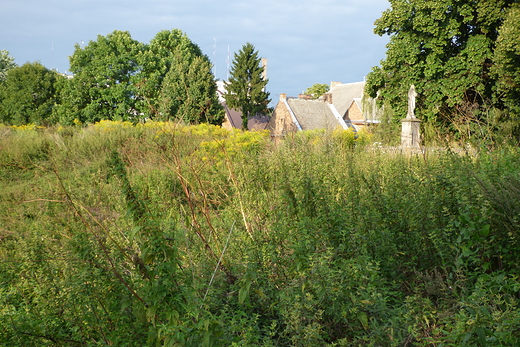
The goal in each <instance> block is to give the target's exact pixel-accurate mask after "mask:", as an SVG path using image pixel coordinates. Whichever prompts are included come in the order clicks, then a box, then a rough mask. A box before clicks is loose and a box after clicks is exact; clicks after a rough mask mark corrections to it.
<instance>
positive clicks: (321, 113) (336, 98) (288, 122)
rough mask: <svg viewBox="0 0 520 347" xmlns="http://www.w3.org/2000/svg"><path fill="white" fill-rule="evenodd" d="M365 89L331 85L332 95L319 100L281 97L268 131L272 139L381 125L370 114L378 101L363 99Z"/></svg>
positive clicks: (363, 83) (360, 83)
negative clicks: (292, 134) (293, 134)
mask: <svg viewBox="0 0 520 347" xmlns="http://www.w3.org/2000/svg"><path fill="white" fill-rule="evenodd" d="M364 88H365V82H355V83H341V82H332V83H331V88H330V91H329V92H328V93H326V94H324V95H323V96H321V97H320V98H319V99H317V100H315V99H312V97H310V96H309V95H299V96H298V98H290V97H287V96H286V94H281V95H280V101H279V102H278V104H277V105H276V108H275V109H274V112H273V114H272V116H271V119H270V121H269V124H268V125H267V129H269V130H270V131H271V136H272V137H273V138H279V137H283V136H285V135H286V134H287V133H290V132H294V131H298V130H310V129H329V130H330V129H332V130H333V129H335V128H338V127H341V128H343V129H347V128H352V129H354V130H355V131H357V130H359V129H361V128H362V127H364V126H366V125H368V124H374V123H378V120H377V117H376V116H375V114H376V112H373V111H372V112H370V110H375V101H374V100H373V99H370V98H364ZM364 105H365V106H370V107H364ZM364 108H366V110H364Z"/></svg>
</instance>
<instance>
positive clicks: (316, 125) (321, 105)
mask: <svg viewBox="0 0 520 347" xmlns="http://www.w3.org/2000/svg"><path fill="white" fill-rule="evenodd" d="M287 103H288V104H289V107H290V108H291V111H292V113H293V114H294V117H295V118H296V120H297V121H298V123H299V125H300V127H301V129H302V130H311V129H335V128H337V127H339V126H341V127H343V125H342V124H340V122H339V120H338V119H337V117H336V116H335V115H334V112H333V110H332V109H331V107H330V106H329V105H330V104H329V103H327V102H324V101H321V100H305V99H288V100H287Z"/></svg>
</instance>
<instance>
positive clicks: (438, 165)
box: [0, 121, 520, 347]
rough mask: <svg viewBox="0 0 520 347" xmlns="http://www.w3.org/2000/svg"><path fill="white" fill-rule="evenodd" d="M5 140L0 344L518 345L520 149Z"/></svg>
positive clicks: (122, 136)
mask: <svg viewBox="0 0 520 347" xmlns="http://www.w3.org/2000/svg"><path fill="white" fill-rule="evenodd" d="M372 143H373V141H371V139H370V138H369V137H368V136H360V137H358V138H355V137H354V135H353V134H352V133H350V132H347V131H336V132H333V133H325V132H302V133H298V134H295V135H293V136H289V137H287V138H285V139H284V140H283V141H281V142H279V143H276V144H275V143H273V142H272V141H271V140H270V138H269V134H268V133H267V132H241V131H228V130H225V129H222V128H220V127H217V126H211V125H204V124H202V125H196V126H182V125H178V124H174V123H160V122H155V123H154V122H152V123H146V124H137V125H132V124H130V123H125V122H109V121H102V122H99V123H96V124H92V125H89V126H80V125H78V126H72V127H52V128H40V127H36V126H22V127H7V126H0V346H13V347H14V346H266V347H267V346H517V345H518V341H519V340H520V307H519V304H520V282H519V275H520V204H519V201H520V150H519V149H518V148H516V147H497V148H494V149H493V150H488V149H485V148H482V149H478V148H476V149H473V150H472V151H453V150H450V149H449V148H446V149H443V150H439V151H436V152H424V153H416V154H403V153H400V152H395V151H387V150H385V148H380V147H374V146H373V145H372Z"/></svg>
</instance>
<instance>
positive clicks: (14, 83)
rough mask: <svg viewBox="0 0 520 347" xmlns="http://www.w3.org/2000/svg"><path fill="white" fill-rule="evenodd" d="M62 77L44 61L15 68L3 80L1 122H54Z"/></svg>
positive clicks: (0, 85)
mask: <svg viewBox="0 0 520 347" xmlns="http://www.w3.org/2000/svg"><path fill="white" fill-rule="evenodd" d="M61 78H62V77H61V76H59V75H58V74H57V73H56V72H54V71H50V70H48V69H47V68H45V67H44V66H43V65H41V64H40V63H26V64H24V65H22V66H20V67H14V68H12V69H11V70H10V71H9V73H8V74H7V77H6V78H5V80H4V81H3V82H1V83H0V122H2V123H5V124H14V125H22V124H28V123H35V124H50V123H53V121H52V119H51V114H52V109H53V107H54V105H55V103H56V102H57V96H56V93H57V90H56V89H57V81H58V80H59V79H61Z"/></svg>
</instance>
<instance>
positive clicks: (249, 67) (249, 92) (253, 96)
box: [224, 42, 271, 129]
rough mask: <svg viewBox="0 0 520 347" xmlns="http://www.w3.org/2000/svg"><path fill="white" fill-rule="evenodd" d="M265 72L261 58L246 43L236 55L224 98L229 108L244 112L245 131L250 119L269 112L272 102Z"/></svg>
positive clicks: (243, 123) (249, 44)
mask: <svg viewBox="0 0 520 347" xmlns="http://www.w3.org/2000/svg"><path fill="white" fill-rule="evenodd" d="M263 72H264V67H263V66H261V58H259V56H258V51H255V47H254V46H253V45H252V44H251V43H249V42H248V43H246V44H245V45H243V46H242V48H241V49H240V50H239V51H238V52H237V53H235V54H234V57H233V62H232V66H231V71H230V77H229V81H228V82H226V93H225V94H224V98H225V100H226V104H227V106H228V107H230V108H235V109H238V110H240V111H241V112H242V128H243V129H247V123H248V120H249V118H251V117H254V116H255V115H257V114H262V113H264V114H265V113H268V112H269V108H268V104H269V102H270V101H271V100H270V99H269V93H268V92H266V91H265V86H266V85H267V83H268V80H267V79H264V78H263Z"/></svg>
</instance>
